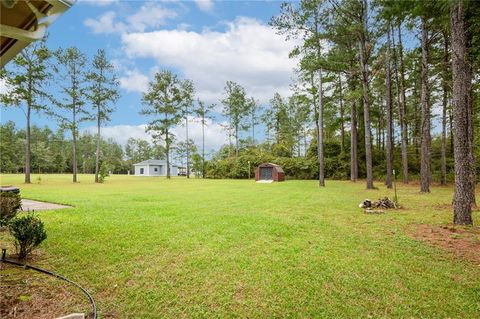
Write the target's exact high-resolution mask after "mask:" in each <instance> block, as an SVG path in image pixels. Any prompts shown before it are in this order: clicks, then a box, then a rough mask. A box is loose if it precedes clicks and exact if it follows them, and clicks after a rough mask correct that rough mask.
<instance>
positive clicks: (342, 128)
mask: <svg viewBox="0 0 480 319" xmlns="http://www.w3.org/2000/svg"><path fill="white" fill-rule="evenodd" d="M338 86H339V90H340V92H339V94H340V137H341V139H342V141H341V142H342V144H341V146H342V149H341V151H342V153H343V152H345V111H344V109H343V87H342V76H341V75H340V74H339V75H338Z"/></svg>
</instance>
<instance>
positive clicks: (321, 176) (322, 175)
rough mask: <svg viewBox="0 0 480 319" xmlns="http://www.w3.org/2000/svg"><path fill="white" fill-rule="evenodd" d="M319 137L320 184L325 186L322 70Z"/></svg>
mask: <svg viewBox="0 0 480 319" xmlns="http://www.w3.org/2000/svg"><path fill="white" fill-rule="evenodd" d="M318 77H319V80H318V81H319V83H318V125H317V126H318V136H317V150H318V169H319V172H318V184H319V185H320V186H325V162H324V155H323V85H322V69H319V70H318Z"/></svg>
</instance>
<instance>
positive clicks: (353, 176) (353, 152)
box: [350, 101, 358, 182]
mask: <svg viewBox="0 0 480 319" xmlns="http://www.w3.org/2000/svg"><path fill="white" fill-rule="evenodd" d="M350 117H351V120H350V180H351V181H352V182H356V181H357V179H358V162H357V156H358V154H357V138H358V137H357V106H356V104H355V101H352V108H351V110H350Z"/></svg>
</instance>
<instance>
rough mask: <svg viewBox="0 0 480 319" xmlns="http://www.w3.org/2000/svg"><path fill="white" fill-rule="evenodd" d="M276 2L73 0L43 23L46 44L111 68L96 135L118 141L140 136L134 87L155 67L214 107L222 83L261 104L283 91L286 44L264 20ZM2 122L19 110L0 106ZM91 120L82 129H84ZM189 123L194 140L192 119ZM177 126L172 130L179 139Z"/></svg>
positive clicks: (288, 63) (288, 70)
mask: <svg viewBox="0 0 480 319" xmlns="http://www.w3.org/2000/svg"><path fill="white" fill-rule="evenodd" d="M279 7H280V2H278V1H221V2H213V1H209V0H203V1H172V0H170V1H150V2H148V1H114V0H113V1H111V0H104V1H89V0H80V1H79V2H77V4H76V5H74V6H73V7H72V8H71V9H70V10H69V11H68V12H67V13H65V14H64V15H63V16H62V17H61V18H60V19H59V20H57V21H56V22H55V23H54V24H53V25H52V26H51V27H50V29H49V34H50V35H49V38H48V46H49V47H50V48H52V49H55V48H58V47H69V46H77V47H78V48H79V49H80V50H81V51H83V52H85V53H86V54H87V55H88V56H89V57H91V56H93V54H94V53H95V52H96V50H98V49H100V48H103V49H106V51H107V54H108V56H109V58H110V59H111V60H112V61H113V62H114V64H115V65H116V67H117V70H118V76H119V78H120V83H121V98H120V100H119V101H118V103H117V104H116V111H115V113H114V114H113V116H112V121H111V122H110V123H109V124H108V126H107V127H105V128H104V136H106V137H113V138H114V139H116V140H117V141H118V142H120V143H122V144H123V143H125V141H126V139H127V138H128V137H130V136H132V137H138V138H148V136H147V135H146V134H145V133H144V126H143V125H144V124H145V123H146V121H147V120H146V119H145V118H144V117H142V116H141V115H139V114H138V111H139V110H140V108H141V92H142V91H143V90H144V89H145V87H146V86H147V83H148V80H149V79H150V78H151V77H152V75H153V74H154V73H155V72H156V71H158V70H162V69H169V70H172V71H174V72H176V73H177V74H179V76H180V77H183V78H189V79H192V80H193V81H194V83H195V86H196V89H197V96H198V97H200V98H201V99H202V100H204V101H206V102H208V103H217V104H219V100H220V99H221V98H222V94H223V87H224V84H225V82H226V81H227V80H233V81H237V82H238V83H240V84H241V85H243V86H244V87H245V88H246V90H247V93H248V94H249V95H251V96H254V97H255V98H256V99H258V100H259V101H260V102H261V103H263V104H264V103H267V101H268V99H270V98H271V97H272V96H273V94H274V93H275V92H277V91H278V92H280V93H281V94H284V95H286V94H288V93H289V85H290V84H291V82H292V76H293V72H292V70H293V67H294V66H295V61H292V60H290V59H288V52H289V51H290V50H291V48H292V46H293V44H292V43H287V42H286V41H285V40H284V38H283V37H282V36H278V35H276V34H275V32H274V30H272V29H271V28H270V27H269V26H268V25H267V24H268V21H269V20H270V18H271V17H272V16H273V15H275V14H278V12H279ZM220 108H221V106H218V107H217V110H219V109H220ZM8 120H13V121H15V122H16V123H17V125H18V126H19V127H24V126H25V119H24V115H23V113H22V111H20V110H14V109H7V110H5V109H4V108H2V110H1V122H2V123H4V122H6V121H8ZM221 121H222V118H221V117H220V116H218V118H217V122H221ZM33 122H34V123H35V124H37V125H42V126H43V125H48V126H50V127H52V128H54V127H56V124H55V122H54V120H52V119H51V118H48V117H47V116H46V115H44V114H38V115H35V116H34V119H33ZM220 124H221V123H211V125H210V126H209V128H208V130H207V140H208V141H209V142H208V144H209V145H208V148H210V149H214V148H218V147H219V146H220V145H221V144H222V143H224V142H225V138H226V133H225V132H224V131H223V129H222V127H221V125H220ZM93 125H94V123H83V124H82V127H83V129H84V130H90V129H91V128H92V127H93ZM191 126H192V128H191V134H192V135H193V138H194V139H195V140H197V141H199V140H200V126H199V125H198V123H197V122H196V121H195V119H192V123H191ZM183 131H184V130H183V128H181V127H178V128H177V129H176V132H177V135H178V138H179V139H182V137H183Z"/></svg>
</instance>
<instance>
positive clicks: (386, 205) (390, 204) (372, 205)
mask: <svg viewBox="0 0 480 319" xmlns="http://www.w3.org/2000/svg"><path fill="white" fill-rule="evenodd" d="M359 207H360V208H363V209H364V210H365V213H366V214H383V213H384V211H383V209H397V208H398V205H397V204H396V203H395V202H394V201H393V200H391V199H390V198H388V197H384V198H381V199H379V200H377V201H371V200H369V199H366V200H364V201H363V202H362V203H361V204H360V205H359Z"/></svg>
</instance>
